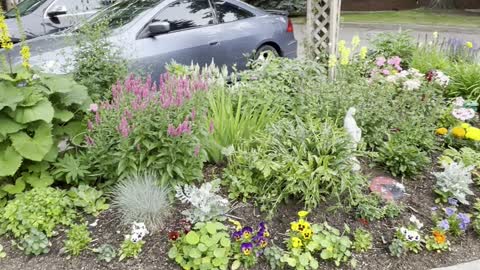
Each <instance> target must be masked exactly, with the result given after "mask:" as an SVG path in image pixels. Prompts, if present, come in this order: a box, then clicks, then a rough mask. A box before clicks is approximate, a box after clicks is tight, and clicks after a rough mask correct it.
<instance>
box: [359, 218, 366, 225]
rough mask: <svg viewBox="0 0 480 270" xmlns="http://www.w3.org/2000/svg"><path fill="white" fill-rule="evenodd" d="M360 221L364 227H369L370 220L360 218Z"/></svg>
mask: <svg viewBox="0 0 480 270" xmlns="http://www.w3.org/2000/svg"><path fill="white" fill-rule="evenodd" d="M358 221H359V222H360V223H362V224H363V225H368V220H366V219H364V218H359V219H358Z"/></svg>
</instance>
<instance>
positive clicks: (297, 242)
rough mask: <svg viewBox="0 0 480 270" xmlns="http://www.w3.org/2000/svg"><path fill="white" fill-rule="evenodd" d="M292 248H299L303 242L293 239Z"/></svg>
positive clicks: (296, 238)
mask: <svg viewBox="0 0 480 270" xmlns="http://www.w3.org/2000/svg"><path fill="white" fill-rule="evenodd" d="M291 240H292V247H294V248H299V247H301V246H302V240H300V238H298V237H292V239H291Z"/></svg>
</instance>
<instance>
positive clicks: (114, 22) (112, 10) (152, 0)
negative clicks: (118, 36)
mask: <svg viewBox="0 0 480 270" xmlns="http://www.w3.org/2000/svg"><path fill="white" fill-rule="evenodd" d="M161 1H163V0H133V1H132V0H130V1H120V2H119V3H117V4H115V5H113V6H111V7H109V8H107V9H105V10H104V11H103V12H100V13H99V14H98V15H96V16H95V17H93V18H92V19H91V20H89V21H88V22H87V24H91V25H94V24H96V23H98V22H100V21H104V20H106V21H108V26H109V28H110V29H115V28H118V27H121V26H124V25H126V24H127V23H129V22H131V21H133V19H135V18H136V17H137V16H138V15H139V14H140V13H142V12H144V11H146V10H148V9H150V8H152V7H154V6H156V5H157V4H158V3H160V2H161Z"/></svg>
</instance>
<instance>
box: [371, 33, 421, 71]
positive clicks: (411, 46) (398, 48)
mask: <svg viewBox="0 0 480 270" xmlns="http://www.w3.org/2000/svg"><path fill="white" fill-rule="evenodd" d="M371 44H372V46H373V49H374V51H375V54H376V55H382V56H384V57H386V58H390V57H393V56H399V57H400V58H402V59H403V60H404V62H406V63H407V65H408V64H409V63H410V61H411V60H412V55H413V52H414V51H415V41H414V39H413V37H412V36H411V34H410V32H408V31H399V32H396V33H380V34H378V35H376V36H375V37H374V38H373V40H371Z"/></svg>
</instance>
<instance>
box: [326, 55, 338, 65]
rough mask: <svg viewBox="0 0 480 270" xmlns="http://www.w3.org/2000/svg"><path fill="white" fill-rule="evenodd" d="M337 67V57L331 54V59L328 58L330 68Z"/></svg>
mask: <svg viewBox="0 0 480 270" xmlns="http://www.w3.org/2000/svg"><path fill="white" fill-rule="evenodd" d="M336 65H337V56H336V55H334V54H331V55H330V57H329V58H328V66H329V67H331V68H333V67H335V66H336Z"/></svg>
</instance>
